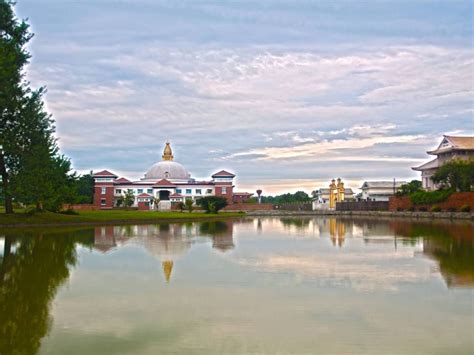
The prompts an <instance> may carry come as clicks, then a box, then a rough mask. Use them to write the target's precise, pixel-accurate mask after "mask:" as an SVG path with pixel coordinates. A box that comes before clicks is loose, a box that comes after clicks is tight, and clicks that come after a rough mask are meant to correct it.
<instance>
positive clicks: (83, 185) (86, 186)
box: [74, 174, 94, 203]
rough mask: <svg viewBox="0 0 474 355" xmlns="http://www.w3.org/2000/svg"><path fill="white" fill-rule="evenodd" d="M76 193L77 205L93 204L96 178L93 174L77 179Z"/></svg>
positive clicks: (75, 183) (75, 182)
mask: <svg viewBox="0 0 474 355" xmlns="http://www.w3.org/2000/svg"><path fill="white" fill-rule="evenodd" d="M74 191H75V194H76V198H75V201H74V202H75V203H93V199H94V177H93V176H92V174H85V175H81V176H79V177H77V179H76V180H75V181H74Z"/></svg>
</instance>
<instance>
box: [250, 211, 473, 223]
mask: <svg viewBox="0 0 474 355" xmlns="http://www.w3.org/2000/svg"><path fill="white" fill-rule="evenodd" d="M280 216H295V217H298V216H300V217H318V216H336V217H339V216H349V217H359V216H362V217H394V218H400V217H401V218H408V219H443V220H446V219H456V220H470V221H474V213H472V212H402V211H393V212H392V211H282V210H272V211H248V212H247V217H280Z"/></svg>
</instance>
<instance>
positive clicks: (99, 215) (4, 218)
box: [0, 210, 244, 227]
mask: <svg viewBox="0 0 474 355" xmlns="http://www.w3.org/2000/svg"><path fill="white" fill-rule="evenodd" d="M243 215H244V214H243V213H233V212H221V213H218V214H206V213H200V212H196V213H187V212H155V211H146V212H144V211H122V210H120V211H115V210H114V211H78V215H65V214H60V213H51V212H44V213H35V214H27V213H24V212H21V211H18V212H17V213H14V214H8V215H7V214H5V213H0V226H3V227H15V226H19V227H21V226H36V225H38V226H42V225H45V226H46V225H67V224H87V223H90V224H111V223H117V224H120V223H153V222H160V221H180V220H201V219H216V218H230V217H242V216H243Z"/></svg>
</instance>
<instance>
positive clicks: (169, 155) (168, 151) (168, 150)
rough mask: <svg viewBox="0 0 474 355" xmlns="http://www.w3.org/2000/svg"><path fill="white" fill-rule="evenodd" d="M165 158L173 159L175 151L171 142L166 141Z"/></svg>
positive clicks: (163, 156)
mask: <svg viewBox="0 0 474 355" xmlns="http://www.w3.org/2000/svg"><path fill="white" fill-rule="evenodd" d="M162 158H163V160H173V151H172V150H171V146H170V142H166V146H165V150H163V155H162Z"/></svg>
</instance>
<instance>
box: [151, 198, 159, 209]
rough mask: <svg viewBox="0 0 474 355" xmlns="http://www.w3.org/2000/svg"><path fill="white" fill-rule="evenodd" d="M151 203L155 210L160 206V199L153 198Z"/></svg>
mask: <svg viewBox="0 0 474 355" xmlns="http://www.w3.org/2000/svg"><path fill="white" fill-rule="evenodd" d="M151 203H152V204H153V205H154V206H155V208H158V206H159V205H160V199H159V198H158V197H153V199H152V202H151Z"/></svg>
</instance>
